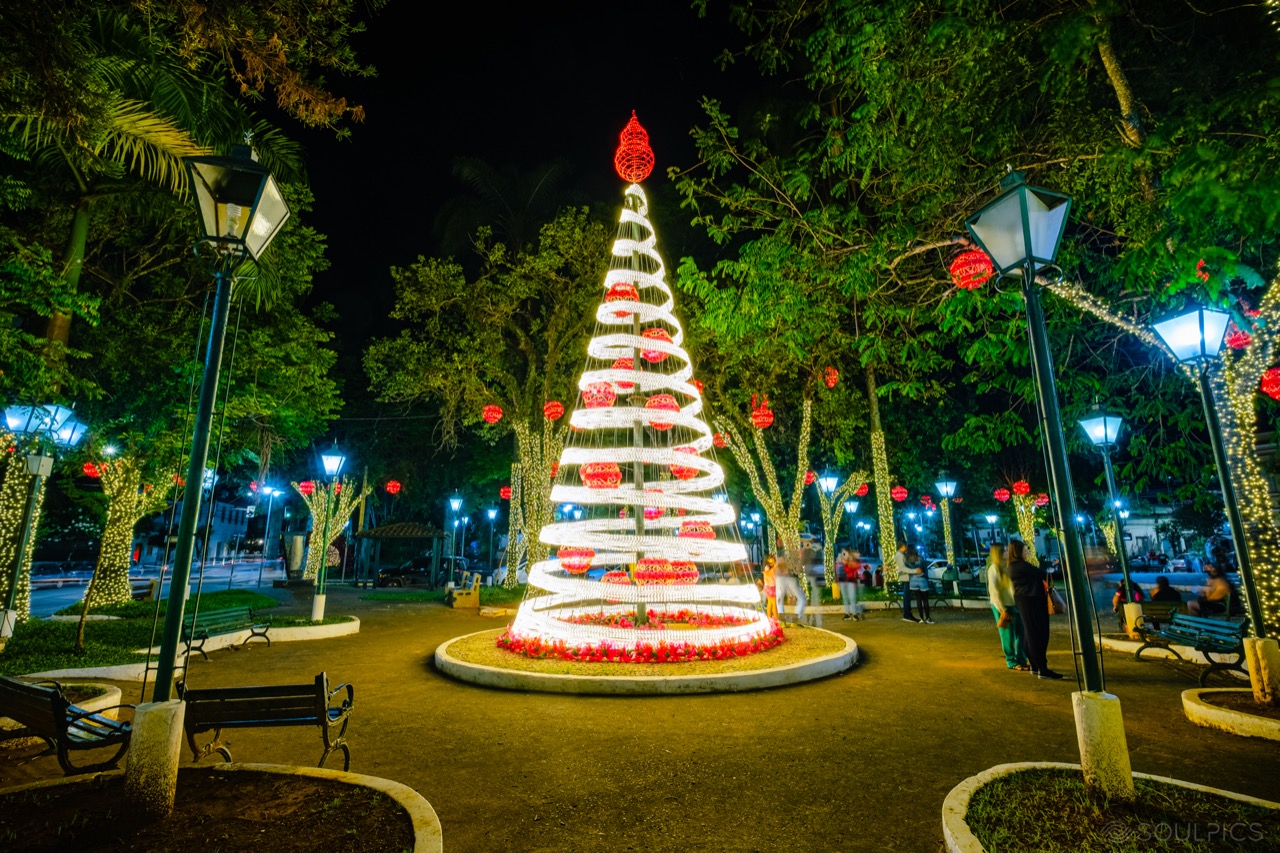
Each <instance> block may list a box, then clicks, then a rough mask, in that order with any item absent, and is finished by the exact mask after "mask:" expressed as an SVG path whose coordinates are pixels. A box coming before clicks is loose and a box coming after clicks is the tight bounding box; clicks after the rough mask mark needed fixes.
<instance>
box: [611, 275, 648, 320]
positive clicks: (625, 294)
mask: <svg viewBox="0 0 1280 853" xmlns="http://www.w3.org/2000/svg"><path fill="white" fill-rule="evenodd" d="M604 301H605V302H639V301H640V291H639V290H637V289H636V286H635V285H634V284H632V283H631V282H629V281H619V282H615V283H614V284H611V285H609V290H608V291H607V292H606V293H605V295H604ZM613 316H615V317H630V316H631V312H630V311H614V312H613Z"/></svg>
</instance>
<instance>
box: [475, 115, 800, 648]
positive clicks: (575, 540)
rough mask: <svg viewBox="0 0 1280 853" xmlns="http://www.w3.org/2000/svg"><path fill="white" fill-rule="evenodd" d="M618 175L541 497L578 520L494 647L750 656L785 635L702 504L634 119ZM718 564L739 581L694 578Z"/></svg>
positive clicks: (720, 523) (708, 489)
mask: <svg viewBox="0 0 1280 853" xmlns="http://www.w3.org/2000/svg"><path fill="white" fill-rule="evenodd" d="M615 166H616V167H617V169H618V174H619V175H620V176H621V177H622V178H623V180H625V181H627V182H628V183H629V186H628V187H627V188H626V193H625V202H624V206H623V209H622V213H621V222H620V225H619V229H618V237H617V239H616V240H615V241H614V244H613V260H612V263H611V265H610V269H609V271H608V273H607V274H606V275H605V278H604V294H603V299H602V300H601V301H600V303H599V305H598V306H597V308H596V311H595V323H596V328H595V333H594V335H593V336H592V338H591V340H590V343H589V344H588V346H587V363H586V367H585V369H584V370H583V372H582V374H581V376H580V378H579V380H578V388H579V392H580V393H579V397H578V402H577V404H576V406H575V408H574V411H573V413H572V416H571V419H570V424H571V426H572V428H573V430H572V431H571V432H570V433H569V436H568V438H567V441H566V447H565V449H564V450H563V451H562V453H561V455H560V464H559V473H558V477H557V481H556V484H555V486H554V487H553V488H552V491H551V500H552V501H553V502H554V503H571V504H573V505H574V506H575V507H579V508H581V509H582V510H583V513H584V514H583V517H582V518H577V517H576V515H577V513H576V512H575V513H574V516H573V517H572V520H565V521H562V522H559V523H551V524H547V525H545V526H544V527H543V528H542V531H541V540H542V542H543V543H545V544H546V545H548V546H551V547H553V548H555V549H556V551H555V554H554V556H552V557H549V558H548V559H545V560H539V561H536V562H534V563H532V564H531V567H530V572H529V594H528V595H527V596H526V598H525V600H524V602H523V603H522V604H521V606H520V610H519V612H518V614H517V615H516V618H515V620H514V622H513V623H512V625H511V627H510V629H509V630H508V631H507V632H505V633H504V634H503V635H502V636H501V637H500V638H499V640H498V644H499V645H500V646H501V647H503V648H506V649H509V650H511V651H514V652H523V653H526V654H533V655H543V654H547V653H551V654H555V655H558V656H561V657H565V658H568V659H575V660H586V661H617V660H623V661H654V662H666V661H679V660H691V659H719V658H725V657H731V656H737V655H744V654H750V653H753V652H756V651H760V650H762V649H765V648H768V647H770V646H772V645H774V644H776V643H777V642H779V641H780V640H781V638H782V635H781V631H780V630H779V628H778V626H777V624H776V622H773V621H772V620H770V619H769V618H768V617H767V616H766V615H765V614H764V612H763V610H762V609H761V602H760V595H759V592H758V590H757V588H756V586H755V584H754V583H752V582H751V578H750V575H749V569H745V567H743V564H744V562H745V560H746V549H745V548H744V547H743V545H742V543H741V542H740V541H738V538H737V524H736V521H737V519H736V517H735V516H736V513H735V511H734V509H733V508H732V507H731V506H730V505H729V504H728V503H725V502H721V501H717V500H716V499H715V498H714V496H713V493H714V492H715V491H716V490H718V489H719V488H720V487H721V486H722V485H723V483H724V472H723V470H722V469H721V467H720V465H719V464H718V463H717V462H716V461H715V459H714V454H713V440H712V433H711V429H710V427H709V426H708V425H707V423H706V421H704V420H703V419H702V410H703V401H702V392H701V390H700V389H699V387H698V383H697V382H696V381H695V380H694V378H693V365H692V363H691V360H690V357H689V353H688V352H687V351H686V350H685V349H684V347H683V345H682V344H683V340H684V330H683V327H682V325H681V323H680V321H679V320H677V319H676V317H675V315H674V313H673V312H672V309H673V307H674V305H673V299H672V295H671V290H670V288H669V287H668V286H667V282H666V275H665V270H664V267H663V263H662V259H661V257H660V256H659V254H658V251H657V240H656V237H655V235H654V231H653V226H652V225H651V224H650V222H649V218H648V203H647V201H646V199H645V194H644V191H643V190H642V189H641V188H640V184H639V182H640V181H642V180H644V178H645V177H647V176H648V174H649V172H650V170H651V169H652V167H653V152H652V150H651V149H650V148H649V145H648V134H647V133H645V131H644V130H643V128H641V127H640V124H639V122H638V121H637V120H636V118H635V115H634V114H632V118H631V121H630V122H629V123H628V124H627V126H626V128H625V129H624V130H623V132H622V144H621V145H620V146H619V149H618V154H617V157H616V158H615ZM726 567H727V568H729V569H730V571H731V573H732V574H733V575H734V578H733V579H734V580H735V581H737V582H735V583H700V582H699V580H700V578H702V577H705V576H706V575H707V574H708V573H709V571H715V572H716V573H717V574H720V573H721V572H722V571H723V570H724V569H725V568H726ZM677 624H678V625H679V627H680V628H681V629H682V630H680V631H678V632H676V631H670V632H668V631H667V630H666V628H667V627H668V626H671V627H674V626H676V625H677ZM668 637H672V638H673V639H670V640H668V639H667V638H668Z"/></svg>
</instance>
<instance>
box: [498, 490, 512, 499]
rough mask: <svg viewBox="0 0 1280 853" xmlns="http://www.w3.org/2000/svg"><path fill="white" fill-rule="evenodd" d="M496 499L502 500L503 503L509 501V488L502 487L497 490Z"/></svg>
mask: <svg viewBox="0 0 1280 853" xmlns="http://www.w3.org/2000/svg"><path fill="white" fill-rule="evenodd" d="M498 497H500V498H502V499H503V500H504V501H509V500H511V487H510V486H503V487H502V488H501V489H498Z"/></svg>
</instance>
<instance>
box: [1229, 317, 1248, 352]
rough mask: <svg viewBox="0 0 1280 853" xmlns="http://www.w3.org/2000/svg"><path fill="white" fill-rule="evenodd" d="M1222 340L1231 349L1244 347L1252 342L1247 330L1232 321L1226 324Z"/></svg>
mask: <svg viewBox="0 0 1280 853" xmlns="http://www.w3.org/2000/svg"><path fill="white" fill-rule="evenodd" d="M1222 341H1223V343H1225V344H1226V345H1227V346H1229V347H1231V348H1232V349H1244V348H1245V347H1247V346H1249V344H1251V343H1253V338H1252V337H1250V335H1249V333H1248V332H1246V331H1245V330H1244V329H1241V328H1240V327H1239V326H1237V325H1236V324H1235V323H1234V322H1232V323H1230V324H1228V325H1227V334H1226V336H1225V337H1224V338H1223V339H1222Z"/></svg>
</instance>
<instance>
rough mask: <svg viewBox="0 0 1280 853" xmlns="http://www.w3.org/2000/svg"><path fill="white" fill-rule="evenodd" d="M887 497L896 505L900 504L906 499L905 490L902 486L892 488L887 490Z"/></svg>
mask: <svg viewBox="0 0 1280 853" xmlns="http://www.w3.org/2000/svg"><path fill="white" fill-rule="evenodd" d="M889 497H891V498H893V499H894V500H895V501H897V502H898V503H902V502H903V501H905V500H906V499H907V490H906V488H905V487H903V486H894V487H893V488H892V489H890V490H889Z"/></svg>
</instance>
